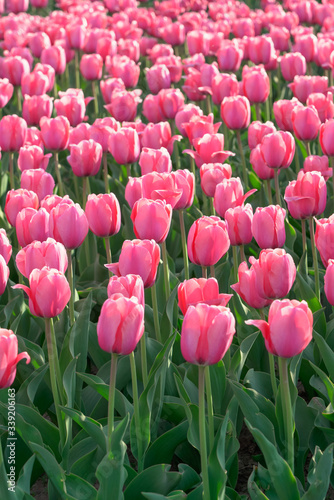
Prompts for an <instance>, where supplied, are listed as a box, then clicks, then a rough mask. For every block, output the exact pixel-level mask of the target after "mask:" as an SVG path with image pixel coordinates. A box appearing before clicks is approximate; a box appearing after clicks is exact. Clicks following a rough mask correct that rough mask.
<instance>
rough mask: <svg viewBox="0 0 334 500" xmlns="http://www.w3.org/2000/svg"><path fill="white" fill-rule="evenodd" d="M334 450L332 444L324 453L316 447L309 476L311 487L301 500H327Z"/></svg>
mask: <svg viewBox="0 0 334 500" xmlns="http://www.w3.org/2000/svg"><path fill="white" fill-rule="evenodd" d="M333 448H334V444H330V445H329V446H328V447H327V448H326V449H325V451H324V452H321V450H320V449H319V448H318V447H316V449H315V452H314V455H313V457H312V461H311V464H310V468H309V473H308V476H307V480H308V482H309V484H310V487H309V489H308V490H307V492H306V493H305V495H303V496H302V498H301V500H321V499H323V498H326V494H327V491H328V488H329V484H330V478H331V474H332V471H333Z"/></svg>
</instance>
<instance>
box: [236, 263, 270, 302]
mask: <svg viewBox="0 0 334 500" xmlns="http://www.w3.org/2000/svg"><path fill="white" fill-rule="evenodd" d="M238 280H239V281H238V283H235V284H234V285H231V288H232V289H233V290H234V291H235V292H236V293H237V294H238V295H240V297H241V298H242V300H243V301H244V302H246V304H248V305H249V306H250V307H254V309H262V308H263V307H266V306H268V305H269V304H270V300H268V299H266V298H264V297H262V296H260V295H259V294H258V292H257V290H256V287H255V280H256V275H255V270H254V267H253V265H251V267H250V268H248V265H247V262H241V264H240V266H239V268H238Z"/></svg>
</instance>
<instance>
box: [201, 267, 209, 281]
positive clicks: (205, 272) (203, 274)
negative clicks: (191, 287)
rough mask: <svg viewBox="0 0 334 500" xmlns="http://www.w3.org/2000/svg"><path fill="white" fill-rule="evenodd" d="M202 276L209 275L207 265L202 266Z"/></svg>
mask: <svg viewBox="0 0 334 500" xmlns="http://www.w3.org/2000/svg"><path fill="white" fill-rule="evenodd" d="M202 277H203V278H205V279H207V277H208V270H207V267H206V266H202Z"/></svg>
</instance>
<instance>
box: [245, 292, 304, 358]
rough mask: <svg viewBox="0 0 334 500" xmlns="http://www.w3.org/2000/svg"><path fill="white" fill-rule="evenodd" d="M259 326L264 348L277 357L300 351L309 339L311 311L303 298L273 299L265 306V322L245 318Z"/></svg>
mask: <svg viewBox="0 0 334 500" xmlns="http://www.w3.org/2000/svg"><path fill="white" fill-rule="evenodd" d="M246 324H247V325H254V326H256V327H257V328H259V329H260V330H261V332H262V335H263V337H264V342H265V345H266V348H267V350H268V351H269V352H270V353H271V354H274V355H276V356H280V357H281V358H291V357H292V356H297V355H298V354H300V353H301V352H302V351H303V350H304V349H305V348H306V347H307V346H308V344H309V343H310V342H311V339H312V329H313V314H312V311H311V309H310V308H309V307H308V305H307V302H305V300H303V301H301V302H298V300H288V299H285V300H275V301H274V302H273V303H272V304H271V306H270V309H269V316H268V322H266V321H263V320H248V321H246Z"/></svg>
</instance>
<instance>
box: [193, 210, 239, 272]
mask: <svg viewBox="0 0 334 500" xmlns="http://www.w3.org/2000/svg"><path fill="white" fill-rule="evenodd" d="M187 247H188V255H189V259H190V260H191V262H193V263H194V264H197V265H199V266H214V265H215V264H217V262H218V261H219V260H220V259H221V258H222V256H223V255H225V254H226V252H227V251H228V249H229V247H230V240H229V237H228V232H227V227H226V223H225V222H224V221H222V220H221V219H220V218H219V217H215V216H212V217H206V216H204V217H200V218H199V219H197V220H196V221H195V222H194V223H193V224H192V226H191V227H190V230H189V233H188V239H187Z"/></svg>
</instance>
